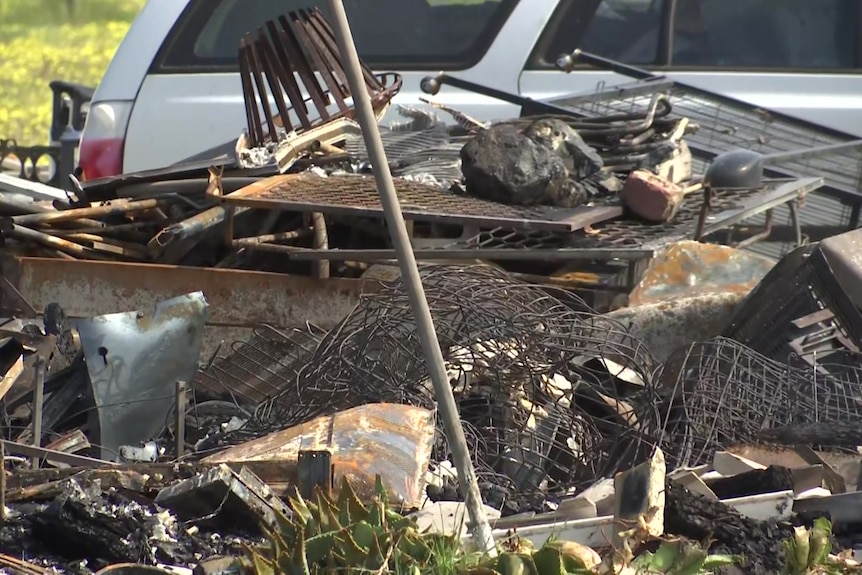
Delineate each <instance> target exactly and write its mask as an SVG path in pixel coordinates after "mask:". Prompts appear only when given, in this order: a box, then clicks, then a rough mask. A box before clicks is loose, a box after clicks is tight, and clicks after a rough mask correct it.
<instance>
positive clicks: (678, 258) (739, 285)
mask: <svg viewBox="0 0 862 575" xmlns="http://www.w3.org/2000/svg"><path fill="white" fill-rule="evenodd" d="M774 265H775V262H774V261H773V260H771V259H769V258H766V257H764V256H760V255H757V254H755V253H751V252H748V251H743V250H738V249H735V248H730V247H727V246H719V245H714V244H702V243H700V242H691V241H681V242H677V243H676V244H674V245H672V246H670V247H669V248H668V249H667V250H665V251H664V252H662V253H660V254H659V255H657V256H656V257H655V258H654V259H653V260H652V262H650V264H649V267H648V268H647V270H646V272H645V273H644V276H643V278H642V279H641V282H640V283H639V284H638V286H637V287H636V288H635V289H634V290H633V291H632V293H631V295H630V296H629V305H630V306H637V305H644V304H649V303H658V302H662V301H668V300H671V299H678V298H684V297H693V296H698V295H705V294H716V293H721V294H729V293H736V294H742V295H745V294H747V293H748V292H750V291H751V290H752V289H754V286H756V285H757V284H758V283H760V280H761V279H763V276H765V275H766V273H767V272H768V271H769V270H770V269H772V267H773V266H774Z"/></svg>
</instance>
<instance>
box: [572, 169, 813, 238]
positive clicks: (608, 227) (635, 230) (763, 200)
mask: <svg viewBox="0 0 862 575" xmlns="http://www.w3.org/2000/svg"><path fill="white" fill-rule="evenodd" d="M822 181H823V180H822V179H820V178H806V179H803V180H796V181H793V182H781V183H776V184H771V185H769V186H767V188H766V189H764V190H742V191H739V190H737V191H721V192H719V191H714V192H713V198H712V200H711V202H710V207H711V209H710V211H709V213H710V216H709V217H708V218H707V220H706V229H705V231H706V233H707V234H709V233H714V232H717V231H720V230H723V229H728V228H729V227H731V226H732V225H734V224H736V223H738V222H739V221H741V220H743V219H747V218H750V217H753V216H756V215H758V214H761V213H763V212H765V211H767V210H769V209H772V208H773V207H775V205H783V204H785V203H788V202H791V201H794V200H796V199H797V198H801V197H804V196H805V195H806V194H808V193H809V192H811V191H813V190H815V189H817V188H819V187H820V185H822ZM703 199H704V198H703V195H702V194H695V195H692V196H688V197H687V198H686V199H685V202H684V203H683V205H682V208H680V211H679V213H678V214H677V216H676V217H675V218H674V219H673V221H671V222H668V223H665V224H646V223H643V222H640V221H638V220H634V219H616V220H613V221H609V222H604V223H601V224H598V225H596V226H594V227H593V229H592V230H590V231H589V232H581V233H579V234H577V235H576V236H575V237H573V238H572V241H571V242H570V247H582V248H585V249H587V248H593V249H595V248H602V247H606V248H657V247H662V246H663V245H666V244H669V243H671V242H674V241H677V240H680V239H685V238H692V237H694V235H695V231H696V229H697V224H698V218H699V216H700V211H701V208H702V207H703ZM768 200H772V201H768Z"/></svg>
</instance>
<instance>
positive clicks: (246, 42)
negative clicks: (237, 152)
mask: <svg viewBox="0 0 862 575" xmlns="http://www.w3.org/2000/svg"><path fill="white" fill-rule="evenodd" d="M253 42H254V38H252V36H251V34H246V35H245V36H244V37H243V38H242V39H240V41H239V77H240V80H241V81H242V93H243V100H244V101H245V117H246V121H247V122H248V137H249V140H251V145H252V147H254V148H256V147H258V146H260V145H261V144H263V142H264V137H263V126H262V125H261V123H260V112H259V111H258V109H257V99H256V98H255V95H254V86H252V83H251V67H252V62H251V61H250V60H251V56H250V54H251V52H250V50H251V44H252V43H253ZM266 104H267V103H266V102H262V105H263V106H264V107H266Z"/></svg>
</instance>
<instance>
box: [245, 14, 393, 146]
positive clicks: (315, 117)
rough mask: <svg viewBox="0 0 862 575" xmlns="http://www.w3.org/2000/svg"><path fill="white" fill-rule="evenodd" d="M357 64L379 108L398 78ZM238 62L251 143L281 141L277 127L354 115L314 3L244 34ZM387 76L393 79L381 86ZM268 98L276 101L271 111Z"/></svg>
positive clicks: (330, 36)
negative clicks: (309, 6)
mask: <svg viewBox="0 0 862 575" xmlns="http://www.w3.org/2000/svg"><path fill="white" fill-rule="evenodd" d="M360 64H361V67H362V75H363V79H364V80H365V87H366V89H367V90H368V93H369V94H370V95H371V99H372V106H373V107H374V109H375V111H380V110H381V109H382V108H383V107H385V106H386V105H388V103H389V100H391V99H392V97H393V96H394V95H395V94H397V93H398V90H400V89H401V78H400V76H398V75H397V74H388V75H385V76H381V77H379V78H378V77H377V76H375V75H374V74H373V73H372V72H371V70H369V69H368V67H367V66H365V65H364V64H362V63H361V62H360ZM239 67H240V79H241V80H242V91H243V97H244V100H245V110H246V120H247V122H248V129H249V139H250V141H251V144H252V146H253V147H257V146H261V145H263V144H264V143H266V141H267V140H271V141H273V142H278V141H280V139H281V138H280V136H279V132H280V131H284V132H285V133H287V132H290V131H293V130H297V131H301V130H310V129H312V128H314V127H316V126H319V125H321V124H325V123H326V122H329V121H331V120H334V119H336V118H340V117H351V116H352V115H353V104H352V103H348V102H347V100H348V99H350V98H351V97H352V95H351V93H350V88H349V86H348V85H347V74H346V73H345V71H344V66H343V65H342V64H341V58H340V55H339V52H338V46H337V45H336V41H335V36H334V34H333V32H332V28H331V27H330V25H329V23H328V22H327V21H326V18H324V16H323V14H322V13H321V12H320V10H318V9H317V8H314V9H312V10H297V11H294V12H289V13H288V14H287V15H285V16H280V17H279V18H278V19H277V20H270V21H268V22H266V24H265V25H264V26H262V27H260V28H258V29H257V31H256V33H251V32H250V33H248V34H246V35H245V36H244V37H243V38H242V40H241V42H240V48H239ZM315 73H316V74H315ZM318 75H319V76H320V78H321V79H322V81H321V80H320V79H318ZM297 76H298V78H299V82H297V80H296V78H297ZM387 79H388V80H391V81H390V83H389V84H388V85H384V83H383V81H384V80H387ZM304 93H307V94H308V97H307V98H306V97H305V96H304ZM285 95H286V96H287V99H285ZM270 101H273V102H275V110H273V109H272V107H271V106H270V104H269V102H270ZM288 102H289V104H290V105H288ZM261 111H262V112H263V118H261ZM291 112H292V113H293V114H294V115H295V118H294V120H293V121H291ZM264 127H265V128H266V129H267V132H266V133H265V132H264Z"/></svg>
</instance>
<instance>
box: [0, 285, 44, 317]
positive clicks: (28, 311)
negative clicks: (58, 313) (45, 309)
mask: <svg viewBox="0 0 862 575" xmlns="http://www.w3.org/2000/svg"><path fill="white" fill-rule="evenodd" d="M0 290H2V291H3V293H5V294H6V295H8V296H9V297H11V298H12V299H14V300H15V301H17V302H18V305H20V306H21V311H22V312H23V313H24V315H25V316H26V317H30V318H35V317H38V315H39V312H37V311H36V308H34V307H33V305H32V304H31V303H30V302H29V301H28V300H27V298H25V297H24V296H23V295H22V294H21V292H19V291H18V288H16V287H15V286H14V285H12V282H10V281H9V279H8V278H7V277H6V276H4V275H0Z"/></svg>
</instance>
